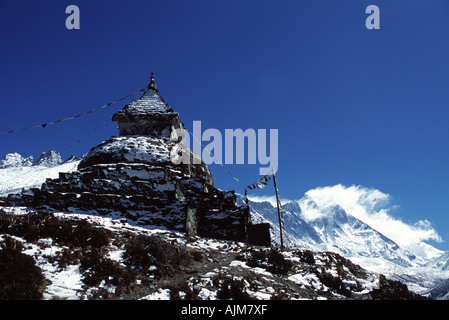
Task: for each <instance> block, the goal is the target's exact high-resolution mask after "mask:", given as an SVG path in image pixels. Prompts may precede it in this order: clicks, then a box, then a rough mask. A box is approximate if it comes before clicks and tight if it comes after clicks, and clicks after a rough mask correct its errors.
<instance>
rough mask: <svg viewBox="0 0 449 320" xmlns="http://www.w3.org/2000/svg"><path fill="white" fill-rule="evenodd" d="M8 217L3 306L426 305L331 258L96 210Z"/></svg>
mask: <svg viewBox="0 0 449 320" xmlns="http://www.w3.org/2000/svg"><path fill="white" fill-rule="evenodd" d="M0 219H1V220H0V233H1V236H0V243H1V248H2V250H0V264H1V265H2V266H3V270H6V271H5V272H4V273H2V276H1V279H0V281H1V285H0V287H1V288H3V289H2V292H0V294H1V295H2V296H1V298H2V299H29V298H33V299H40V298H42V299H144V300H145V299H150V300H153V299H186V300H196V299H198V300H216V299H220V300H222V299H234V300H242V299H243V300H249V299H255V300H269V299H288V300H292V299H326V300H341V299H420V298H422V297H420V296H418V295H416V294H414V293H411V292H410V291H408V289H407V287H406V286H405V285H403V284H401V283H399V282H396V281H391V280H387V279H386V278H385V277H384V276H382V275H378V274H375V273H371V272H368V271H366V270H364V269H362V268H361V267H359V266H357V265H355V264H353V263H351V262H350V261H349V260H347V259H345V258H343V257H342V256H340V255H339V254H336V253H331V252H313V251H310V250H286V251H284V252H279V251H278V250H277V249H274V248H267V247H258V246H250V245H247V244H245V243H241V242H234V241H225V240H214V239H207V238H198V237H194V238H190V239H188V238H186V236H185V234H183V233H180V232H172V231H169V230H164V229H160V228H151V227H139V226H133V225H130V224H128V223H127V222H125V221H124V220H123V219H122V220H120V219H112V218H110V217H108V218H105V217H101V216H98V215H91V214H89V213H88V212H86V213H85V214H67V213H66V214H63V213H54V214H51V213H45V212H30V211H27V210H26V209H25V208H15V209H12V208H3V209H2V210H1V214H0ZM30 257H32V258H33V259H31V260H30ZM23 261H26V262H27V263H23ZM17 262H19V263H20V264H21V265H22V267H21V268H16V267H15V263H17ZM11 281H15V283H16V288H17V286H20V288H21V290H20V291H17V290H14V288H12V287H10V284H11Z"/></svg>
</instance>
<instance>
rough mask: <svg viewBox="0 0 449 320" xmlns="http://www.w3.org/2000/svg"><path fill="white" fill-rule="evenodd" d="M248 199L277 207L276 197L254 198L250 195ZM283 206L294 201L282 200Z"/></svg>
mask: <svg viewBox="0 0 449 320" xmlns="http://www.w3.org/2000/svg"><path fill="white" fill-rule="evenodd" d="M248 199H249V200H251V201H254V202H264V201H266V202H269V203H271V205H272V206H273V207H276V206H277V204H276V196H275V195H274V196H253V195H251V196H250V195H248ZM280 201H281V205H284V204H286V203H287V202H292V200H288V199H283V198H280Z"/></svg>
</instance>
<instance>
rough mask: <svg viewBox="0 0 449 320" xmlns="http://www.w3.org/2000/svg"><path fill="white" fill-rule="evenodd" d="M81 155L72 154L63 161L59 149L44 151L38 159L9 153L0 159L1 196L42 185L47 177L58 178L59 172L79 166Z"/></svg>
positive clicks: (68, 170)
mask: <svg viewBox="0 0 449 320" xmlns="http://www.w3.org/2000/svg"><path fill="white" fill-rule="evenodd" d="M80 160H81V157H76V156H71V157H69V158H68V159H67V160H66V161H63V160H62V158H61V154H60V153H59V151H55V150H50V151H47V152H43V153H42V154H41V155H40V156H39V158H38V159H37V160H34V157H33V156H29V157H27V158H24V157H23V156H22V155H20V154H18V153H9V154H7V155H6V156H5V157H4V158H3V159H2V160H0V196H6V195H8V194H11V193H18V192H21V191H22V189H23V188H35V187H40V186H41V185H42V183H44V182H45V180H46V179H47V178H57V177H58V175H59V172H70V171H73V170H75V169H76V168H77V166H78V163H79V162H80Z"/></svg>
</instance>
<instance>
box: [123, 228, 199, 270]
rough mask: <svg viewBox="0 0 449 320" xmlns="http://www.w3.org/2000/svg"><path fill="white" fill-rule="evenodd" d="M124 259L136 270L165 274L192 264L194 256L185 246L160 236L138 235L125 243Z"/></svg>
mask: <svg viewBox="0 0 449 320" xmlns="http://www.w3.org/2000/svg"><path fill="white" fill-rule="evenodd" d="M123 261H124V263H125V264H126V265H128V266H130V267H132V268H133V269H134V270H135V271H136V272H139V273H144V274H146V275H159V276H163V275H167V274H169V273H170V272H172V271H174V270H176V269H178V268H179V267H180V266H186V265H188V264H190V263H191V262H192V257H191V255H190V254H189V252H188V251H187V250H186V249H185V248H183V247H181V246H178V245H175V244H171V243H169V242H167V241H164V240H162V239H160V238H159V237H156V236H147V235H138V236H135V237H133V238H131V239H130V240H129V241H128V243H127V244H126V245H125V253H124V255H123ZM151 266H156V269H154V268H151Z"/></svg>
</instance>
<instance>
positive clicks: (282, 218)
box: [273, 171, 284, 250]
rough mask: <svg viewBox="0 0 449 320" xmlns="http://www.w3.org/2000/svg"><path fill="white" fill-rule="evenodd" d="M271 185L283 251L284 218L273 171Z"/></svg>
mask: <svg viewBox="0 0 449 320" xmlns="http://www.w3.org/2000/svg"><path fill="white" fill-rule="evenodd" d="M273 184H274V189H275V190H276V202H277V207H278V218H279V233H280V236H281V250H284V236H283V229H284V216H283V213H282V207H281V201H280V200H279V191H278V188H277V185H276V174H275V173H274V171H273Z"/></svg>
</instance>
